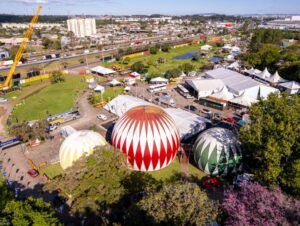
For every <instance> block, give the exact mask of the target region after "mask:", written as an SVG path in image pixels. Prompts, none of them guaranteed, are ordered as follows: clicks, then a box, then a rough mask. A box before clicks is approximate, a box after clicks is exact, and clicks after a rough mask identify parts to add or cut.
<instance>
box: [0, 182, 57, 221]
mask: <svg viewBox="0 0 300 226" xmlns="http://www.w3.org/2000/svg"><path fill="white" fill-rule="evenodd" d="M0 180H1V179H0ZM54 214H55V212H54V210H53V209H52V208H51V206H50V204H47V203H45V202H44V201H43V200H42V199H33V198H31V197H30V198H28V199H26V200H25V201H20V200H17V199H15V198H14V196H13V193H12V192H11V191H10V190H9V189H8V187H7V186H6V185H5V184H4V183H2V182H1V181H0V225H41V226H42V225H45V226H46V225H58V220H57V219H56V218H55V217H54Z"/></svg>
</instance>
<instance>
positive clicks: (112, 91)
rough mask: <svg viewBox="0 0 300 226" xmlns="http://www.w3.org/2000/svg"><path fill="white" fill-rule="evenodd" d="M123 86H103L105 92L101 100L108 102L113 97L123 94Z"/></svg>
mask: <svg viewBox="0 0 300 226" xmlns="http://www.w3.org/2000/svg"><path fill="white" fill-rule="evenodd" d="M123 91H124V87H123V86H117V87H105V92H104V94H103V100H104V101H106V102H108V101H110V100H112V99H114V98H115V97H117V96H119V95H121V94H123Z"/></svg>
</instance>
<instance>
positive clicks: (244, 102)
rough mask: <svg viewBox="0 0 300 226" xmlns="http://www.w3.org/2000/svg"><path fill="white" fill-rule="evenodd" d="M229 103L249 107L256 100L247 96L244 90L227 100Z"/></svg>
mask: <svg viewBox="0 0 300 226" xmlns="http://www.w3.org/2000/svg"><path fill="white" fill-rule="evenodd" d="M229 102H230V103H234V104H238V105H240V106H244V107H251V105H252V104H254V103H256V102H257V100H256V99H253V98H251V97H249V96H247V94H246V92H244V93H243V94H242V95H241V96H239V97H236V98H234V99H232V100H230V101H229Z"/></svg>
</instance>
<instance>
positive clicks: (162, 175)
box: [149, 158, 206, 181]
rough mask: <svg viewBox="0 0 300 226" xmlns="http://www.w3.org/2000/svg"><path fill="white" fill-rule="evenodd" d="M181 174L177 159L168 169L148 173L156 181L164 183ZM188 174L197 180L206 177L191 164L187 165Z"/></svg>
mask: <svg viewBox="0 0 300 226" xmlns="http://www.w3.org/2000/svg"><path fill="white" fill-rule="evenodd" d="M181 172H182V171H181V165H180V163H179V160H178V158H176V159H175V160H174V161H173V162H172V163H171V165H169V166H168V167H166V168H164V169H162V170H159V171H154V172H149V174H151V175H152V176H153V177H154V178H155V179H157V180H162V181H166V180H169V179H171V178H172V177H174V176H178V175H180V174H181ZM188 173H189V175H190V176H191V177H194V178H197V179H198V180H200V179H201V178H203V177H205V176H206V174H205V173H203V172H202V171H200V170H199V169H198V168H196V167H195V166H193V165H192V164H189V167H188Z"/></svg>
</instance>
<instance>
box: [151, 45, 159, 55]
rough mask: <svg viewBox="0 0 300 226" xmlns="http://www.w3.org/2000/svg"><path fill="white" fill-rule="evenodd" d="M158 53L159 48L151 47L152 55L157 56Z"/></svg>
mask: <svg viewBox="0 0 300 226" xmlns="http://www.w3.org/2000/svg"><path fill="white" fill-rule="evenodd" d="M157 52H158V48H157V47H156V46H152V47H150V53H151V54H157Z"/></svg>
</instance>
